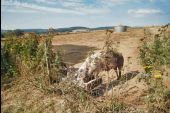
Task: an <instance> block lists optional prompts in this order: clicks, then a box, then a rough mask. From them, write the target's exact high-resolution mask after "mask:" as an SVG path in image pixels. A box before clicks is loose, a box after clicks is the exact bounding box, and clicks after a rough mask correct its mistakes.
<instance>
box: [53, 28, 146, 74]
mask: <svg viewBox="0 0 170 113" xmlns="http://www.w3.org/2000/svg"><path fill="white" fill-rule="evenodd" d="M106 36H107V35H106V31H104V30H103V31H95V32H89V33H77V34H68V35H57V36H55V37H54V38H53V45H54V46H55V48H60V49H63V50H65V55H66V57H65V61H66V62H69V63H71V64H73V65H74V64H77V63H81V62H82V61H84V58H86V56H87V53H88V52H89V51H90V49H89V48H91V50H95V49H96V50H101V49H102V48H103V46H104V40H105V38H106ZM143 37H144V30H143V29H129V30H128V31H127V32H121V33H116V32H115V33H112V35H111V39H112V41H113V47H114V48H116V49H117V50H118V51H119V52H120V53H122V54H123V57H124V61H125V62H124V73H126V72H128V71H136V70H138V71H140V70H142V69H143V68H142V67H141V65H140V63H139V59H138V52H139V46H140V45H141V41H140V39H142V38H143ZM68 46H69V47H68ZM76 46H77V47H76ZM73 54H74V55H73ZM79 56H80V57H79ZM83 56H84V57H83ZM77 58H78V59H77ZM70 59H77V60H79V62H76V61H75V60H72V61H71V60H70ZM75 66H79V65H78V64H77V65H75Z"/></svg>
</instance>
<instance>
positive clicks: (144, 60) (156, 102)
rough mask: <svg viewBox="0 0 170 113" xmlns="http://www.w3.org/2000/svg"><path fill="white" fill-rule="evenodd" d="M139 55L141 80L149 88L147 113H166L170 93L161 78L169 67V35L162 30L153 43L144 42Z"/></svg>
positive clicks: (155, 36)
mask: <svg viewBox="0 0 170 113" xmlns="http://www.w3.org/2000/svg"><path fill="white" fill-rule="evenodd" d="M160 31H161V29H160ZM145 35H146V34H145ZM146 38H150V37H146ZM139 55H140V60H141V64H142V65H143V67H144V69H145V72H146V74H145V75H146V76H145V77H143V79H144V80H145V81H146V82H147V84H148V88H149V92H148V94H147V96H146V104H147V107H148V111H149V112H152V113H157V112H161V113H162V112H164V113H166V112H168V109H169V108H168V103H169V99H170V97H168V95H169V93H170V92H169V91H167V89H166V87H165V85H164V83H163V76H165V75H163V72H166V71H167V69H168V68H169V66H170V34H169V33H167V32H166V29H165V28H162V31H161V32H160V33H159V34H157V35H154V39H153V41H147V40H144V43H143V45H142V46H141V48H140V54H139Z"/></svg>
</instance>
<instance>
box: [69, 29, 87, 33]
mask: <svg viewBox="0 0 170 113" xmlns="http://www.w3.org/2000/svg"><path fill="white" fill-rule="evenodd" d="M89 31H90V30H89V29H75V30H72V32H73V33H77V32H89Z"/></svg>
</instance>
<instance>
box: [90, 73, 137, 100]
mask: <svg viewBox="0 0 170 113" xmlns="http://www.w3.org/2000/svg"><path fill="white" fill-rule="evenodd" d="M137 74H139V71H130V72H128V73H125V74H124V75H122V78H121V79H120V80H113V81H111V82H110V83H109V84H108V88H107V90H108V91H109V90H111V89H112V88H113V87H115V86H117V85H119V84H120V83H121V84H124V83H125V82H126V81H128V80H131V79H133V78H134V77H135V76H136V75H137ZM106 86H107V84H102V85H101V86H99V87H98V88H96V89H94V90H92V91H91V92H90V94H91V95H92V96H94V97H99V96H103V95H104V93H105V92H106Z"/></svg>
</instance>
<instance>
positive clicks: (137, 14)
mask: <svg viewBox="0 0 170 113" xmlns="http://www.w3.org/2000/svg"><path fill="white" fill-rule="evenodd" d="M160 13H161V10H159V9H149V8H148V9H129V10H128V14H132V15H133V16H135V17H144V16H147V15H154V14H160Z"/></svg>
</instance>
